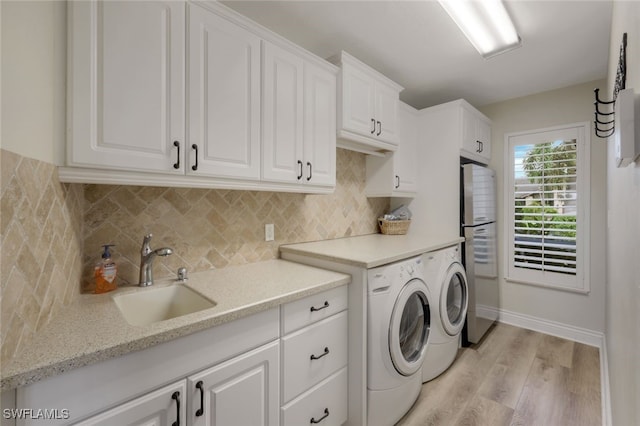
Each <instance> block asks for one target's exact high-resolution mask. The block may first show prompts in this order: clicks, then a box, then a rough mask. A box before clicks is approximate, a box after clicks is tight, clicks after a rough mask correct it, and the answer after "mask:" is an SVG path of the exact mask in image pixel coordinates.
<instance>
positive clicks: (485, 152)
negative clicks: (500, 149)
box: [476, 119, 491, 163]
mask: <svg viewBox="0 0 640 426" xmlns="http://www.w3.org/2000/svg"><path fill="white" fill-rule="evenodd" d="M476 135H477V136H476V137H477V139H478V141H480V142H481V145H480V155H481V156H483V157H484V158H485V159H486V160H487V163H488V162H489V160H490V159H491V124H490V123H487V122H486V121H484V120H480V119H478V120H477V121H476Z"/></svg>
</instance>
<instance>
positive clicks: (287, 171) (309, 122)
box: [262, 42, 336, 187]
mask: <svg viewBox="0 0 640 426" xmlns="http://www.w3.org/2000/svg"><path fill="white" fill-rule="evenodd" d="M263 56H264V60H263V63H264V67H263V77H264V78H263V94H264V98H263V114H262V115H263V126H264V128H263V136H262V143H263V145H262V147H263V169H262V176H263V179H264V180H269V181H274V182H294V183H300V184H305V185H316V186H329V187H332V186H335V181H336V124H335V120H336V119H335V117H336V103H335V102H336V76H335V74H334V73H332V72H329V71H327V70H325V69H323V68H320V67H319V66H316V65H314V64H312V63H310V62H306V61H303V60H302V58H300V57H299V56H296V55H294V54H293V53H290V52H289V51H287V50H286V49H283V48H279V47H277V46H275V45H273V44H271V43H267V42H264V49H263Z"/></svg>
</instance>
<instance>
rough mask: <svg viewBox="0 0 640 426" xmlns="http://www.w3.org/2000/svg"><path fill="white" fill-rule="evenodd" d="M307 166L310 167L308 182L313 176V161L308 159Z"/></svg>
mask: <svg viewBox="0 0 640 426" xmlns="http://www.w3.org/2000/svg"><path fill="white" fill-rule="evenodd" d="M307 167H309V176H307V182H308V181H310V180H311V178H312V177H313V168H312V166H311V163H310V162H308V161H307Z"/></svg>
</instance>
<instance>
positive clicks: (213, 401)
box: [187, 341, 280, 426]
mask: <svg viewBox="0 0 640 426" xmlns="http://www.w3.org/2000/svg"><path fill="white" fill-rule="evenodd" d="M279 360H280V351H279V344H278V342H277V341H275V342H272V343H269V344H267V345H265V346H262V347H260V348H258V349H255V350H253V351H251V352H248V353H246V354H243V355H240V356H238V357H236V358H233V359H232V360H230V361H227V362H224V363H222V364H220V365H217V366H215V367H212V368H210V369H208V370H205V371H202V372H200V373H198V374H194V375H192V376H190V377H189V378H188V379H187V382H188V388H189V413H188V418H189V425H192V426H195V425H215V426H237V425H255V426H261V425H262V426H267V425H274V426H275V425H277V424H278V390H279V389H278V374H279V372H278V364H279Z"/></svg>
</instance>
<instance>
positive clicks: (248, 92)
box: [187, 5, 260, 179]
mask: <svg viewBox="0 0 640 426" xmlns="http://www.w3.org/2000/svg"><path fill="white" fill-rule="evenodd" d="M189 25H190V30H189V34H190V36H189V49H190V50H189V70H190V71H189V76H190V81H189V83H190V84H189V87H190V90H189V146H188V147H187V151H188V152H189V155H188V156H187V157H188V159H189V167H188V168H187V172H188V173H194V174H202V175H207V176H223V177H234V178H251V179H259V177H260V39H259V38H258V37H257V36H256V35H254V34H252V33H250V32H248V31H246V30H244V29H243V28H241V27H239V26H237V25H234V24H232V23H230V22H229V21H227V20H225V19H223V18H221V17H220V16H218V15H216V14H214V13H210V12H208V11H206V10H204V9H202V8H200V7H198V6H197V5H191V6H190V23H189ZM221 58H224V60H221ZM193 144H195V145H197V146H198V148H197V150H196V149H195V148H194V147H193ZM196 154H197V156H198V158H197V160H198V164H197V169H196V170H193V166H194V165H195V164H196Z"/></svg>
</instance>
